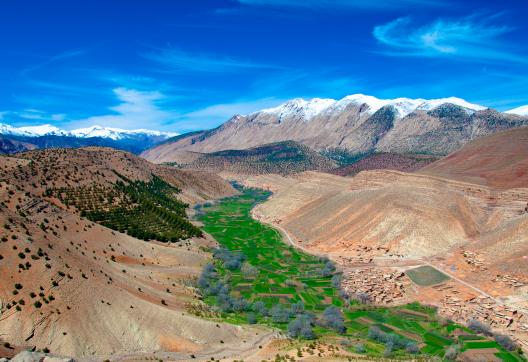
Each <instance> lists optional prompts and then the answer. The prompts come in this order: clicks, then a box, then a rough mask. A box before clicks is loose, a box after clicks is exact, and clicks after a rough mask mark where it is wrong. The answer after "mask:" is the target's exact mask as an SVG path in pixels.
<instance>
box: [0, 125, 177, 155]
mask: <svg viewBox="0 0 528 362" xmlns="http://www.w3.org/2000/svg"><path fill="white" fill-rule="evenodd" d="M176 135H177V133H173V132H161V131H154V130H147V129H136V130H125V129H120V128H111V127H102V126H92V127H88V128H79V129H74V130H71V131H66V130H63V129H60V128H57V127H55V126H52V125H49V124H45V125H40V126H28V127H18V128H17V127H13V126H10V125H7V124H3V123H0V154H2V153H3V154H13V153H17V152H23V151H30V150H34V149H40V148H54V147H59V148H60V147H66V148H78V147H88V146H100V147H112V148H116V149H120V150H124V151H129V152H132V153H136V154H138V153H140V152H142V151H143V150H144V149H146V148H149V147H152V146H154V145H156V144H158V143H160V142H163V141H165V140H167V139H169V138H172V137H175V136H176Z"/></svg>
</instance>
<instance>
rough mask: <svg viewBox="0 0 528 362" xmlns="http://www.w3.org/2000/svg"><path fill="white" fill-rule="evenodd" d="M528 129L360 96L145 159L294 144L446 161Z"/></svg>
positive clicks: (270, 113)
mask: <svg viewBox="0 0 528 362" xmlns="http://www.w3.org/2000/svg"><path fill="white" fill-rule="evenodd" d="M522 125H528V118H526V117H522V116H519V115H514V114H506V113H500V112H497V111H494V110H492V109H486V108H485V107H482V106H479V105H474V104H471V103H468V102H466V101H464V100H462V99H459V98H453V97H452V98H444V99H436V100H424V99H407V98H399V99H394V100H382V99H377V98H374V97H370V96H365V95H353V96H348V97H345V98H343V99H341V100H338V101H335V100H329V99H312V100H310V101H306V100H302V99H295V100H292V101H289V102H286V103H284V104H282V105H280V106H279V107H276V108H272V109H265V110H262V111H259V112H256V113H253V114H250V115H247V116H240V115H237V116H234V117H233V118H231V119H230V120H229V121H227V122H226V123H224V124H222V125H221V126H220V127H218V128H216V129H213V130H209V131H202V132H194V133H192V134H188V135H182V136H179V137H177V138H176V139H174V140H172V141H170V142H165V143H164V144H161V145H159V146H156V147H154V148H151V149H149V150H147V151H145V152H143V153H142V157H145V158H146V159H148V160H151V161H152V162H156V163H161V162H178V161H179V159H180V157H182V155H183V156H185V155H187V152H199V153H211V152H217V151H222V150H228V149H229V150H230V149H238V150H242V149H247V148H251V147H258V146H261V145H263V144H265V143H270V142H281V141H287V140H293V141H296V142H299V143H301V144H304V145H306V146H309V147H310V148H312V149H313V150H315V151H329V150H330V151H331V150H345V151H347V152H349V153H352V154H359V153H368V152H395V153H425V154H434V155H446V154H448V153H450V152H453V151H455V150H457V149H459V148H460V147H462V146H463V145H464V144H465V143H467V142H469V141H470V140H473V139H475V138H478V137H481V136H484V135H487V134H491V133H494V132H497V131H500V130H505V129H509V128H515V127H520V126H522Z"/></svg>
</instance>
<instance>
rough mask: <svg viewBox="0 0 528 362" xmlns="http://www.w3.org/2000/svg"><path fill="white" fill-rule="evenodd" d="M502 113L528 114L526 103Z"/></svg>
mask: <svg viewBox="0 0 528 362" xmlns="http://www.w3.org/2000/svg"><path fill="white" fill-rule="evenodd" d="M504 113H508V114H515V115H517V116H528V105H526V106H520V107H517V108H514V109H510V110H509V111H506V112H504Z"/></svg>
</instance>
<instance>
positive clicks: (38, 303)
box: [33, 300, 42, 308]
mask: <svg viewBox="0 0 528 362" xmlns="http://www.w3.org/2000/svg"><path fill="white" fill-rule="evenodd" d="M33 305H34V306H35V308H40V307H42V303H41V302H40V301H39V300H37V301H36V302H35V303H34V304H33Z"/></svg>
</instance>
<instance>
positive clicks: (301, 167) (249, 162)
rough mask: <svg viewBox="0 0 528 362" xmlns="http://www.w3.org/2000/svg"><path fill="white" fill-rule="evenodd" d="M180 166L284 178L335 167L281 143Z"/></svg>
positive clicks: (302, 149)
mask: <svg viewBox="0 0 528 362" xmlns="http://www.w3.org/2000/svg"><path fill="white" fill-rule="evenodd" d="M182 166H183V167H184V168H190V169H195V170H205V171H213V172H228V173H229V172H232V173H237V174H249V175H258V174H269V173H276V174H281V175H287V174H291V173H296V172H302V171H307V170H319V171H328V170H331V169H333V168H335V167H336V163H335V162H334V161H332V160H331V159H329V158H327V157H325V156H322V155H320V154H319V153H317V152H315V151H313V150H311V149H310V148H309V147H307V146H304V145H301V144H299V143H297V142H293V141H285V142H277V143H271V144H267V145H264V146H260V147H255V148H250V149H247V150H226V151H219V152H213V153H208V154H201V155H200V156H197V157H196V158H195V159H194V160H192V161H191V162H189V163H188V164H185V165H182Z"/></svg>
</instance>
